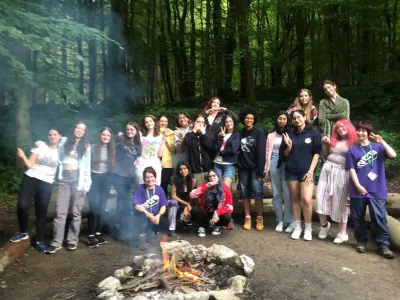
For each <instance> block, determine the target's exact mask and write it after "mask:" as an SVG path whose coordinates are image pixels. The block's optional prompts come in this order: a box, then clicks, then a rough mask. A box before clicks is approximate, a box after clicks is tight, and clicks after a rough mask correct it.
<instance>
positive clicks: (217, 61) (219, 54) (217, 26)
mask: <svg viewBox="0 0 400 300" xmlns="http://www.w3.org/2000/svg"><path fill="white" fill-rule="evenodd" d="M213 33H214V74H215V75H214V76H215V87H216V90H217V94H218V95H220V94H221V90H222V88H223V87H224V48H223V46H224V41H223V35H222V12H221V0H214V9H213Z"/></svg>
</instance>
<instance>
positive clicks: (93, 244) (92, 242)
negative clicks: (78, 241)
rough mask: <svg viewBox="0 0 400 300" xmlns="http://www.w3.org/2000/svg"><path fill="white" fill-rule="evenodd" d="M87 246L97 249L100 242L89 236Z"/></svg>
mask: <svg viewBox="0 0 400 300" xmlns="http://www.w3.org/2000/svg"><path fill="white" fill-rule="evenodd" d="M87 244H88V246H89V248H96V247H98V246H99V241H98V240H97V239H96V238H95V237H94V235H89V237H88V241H87Z"/></svg>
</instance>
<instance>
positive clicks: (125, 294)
mask: <svg viewBox="0 0 400 300" xmlns="http://www.w3.org/2000/svg"><path fill="white" fill-rule="evenodd" d="M161 258H162V259H159V258H157V257H156V255H155V254H147V255H141V256H135V257H134V258H133V264H132V265H131V266H127V267H125V268H122V269H118V270H116V271H115V273H114V276H110V277H108V278H106V279H105V280H103V281H102V282H101V283H100V284H99V285H98V288H97V291H98V296H97V298H98V299H104V300H111V299H132V300H139V299H140V300H141V299H154V300H155V299H209V298H210V297H211V296H213V297H214V298H217V295H218V294H220V293H224V296H227V297H228V298H229V299H238V298H237V297H236V296H235V294H242V293H243V292H244V290H245V285H246V276H248V275H249V274H250V273H251V272H252V271H253V269H254V262H253V260H252V259H251V258H249V257H248V256H246V255H240V256H239V255H238V254H237V253H235V252H234V251H233V250H231V249H229V248H227V247H225V246H222V245H216V244H214V245H212V246H211V247H209V248H206V247H205V246H203V245H197V246H192V245H191V244H189V243H188V242H186V241H174V242H170V243H163V244H162V245H161ZM247 293H250V294H251V291H250V290H249V289H247ZM193 297H194V298H193Z"/></svg>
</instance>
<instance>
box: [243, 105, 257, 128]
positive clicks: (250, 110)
mask: <svg viewBox="0 0 400 300" xmlns="http://www.w3.org/2000/svg"><path fill="white" fill-rule="evenodd" d="M247 115H253V117H254V124H257V122H258V112H257V108H255V107H251V106H245V107H243V108H242V109H241V110H240V112H239V120H240V122H242V123H244V119H245V117H246V116H247Z"/></svg>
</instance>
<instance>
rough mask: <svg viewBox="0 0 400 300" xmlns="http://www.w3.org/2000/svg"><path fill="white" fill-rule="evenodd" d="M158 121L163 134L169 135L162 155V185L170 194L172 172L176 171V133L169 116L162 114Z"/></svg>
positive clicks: (166, 193)
mask: <svg viewBox="0 0 400 300" xmlns="http://www.w3.org/2000/svg"><path fill="white" fill-rule="evenodd" d="M158 122H159V123H160V132H161V134H164V133H165V134H166V135H167V138H166V140H165V147H164V152H163V154H162V157H161V167H162V171H161V187H162V188H163V189H164V192H165V195H167V196H168V185H169V183H170V181H171V176H172V173H173V172H174V169H173V168H172V166H173V164H172V162H173V157H174V152H175V143H174V139H175V134H174V132H173V131H172V130H170V129H169V128H168V118H167V117H166V116H165V115H161V116H160V117H159V118H158Z"/></svg>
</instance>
